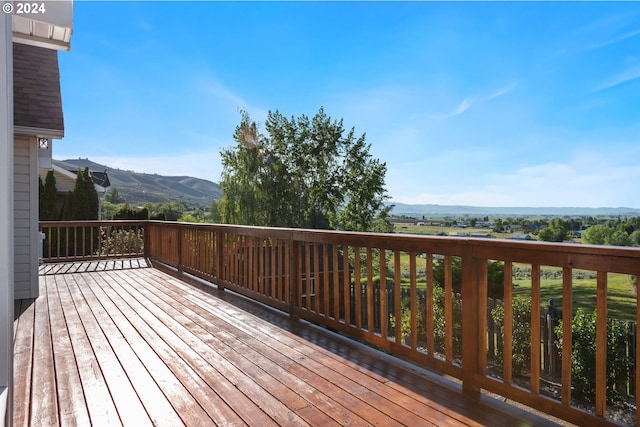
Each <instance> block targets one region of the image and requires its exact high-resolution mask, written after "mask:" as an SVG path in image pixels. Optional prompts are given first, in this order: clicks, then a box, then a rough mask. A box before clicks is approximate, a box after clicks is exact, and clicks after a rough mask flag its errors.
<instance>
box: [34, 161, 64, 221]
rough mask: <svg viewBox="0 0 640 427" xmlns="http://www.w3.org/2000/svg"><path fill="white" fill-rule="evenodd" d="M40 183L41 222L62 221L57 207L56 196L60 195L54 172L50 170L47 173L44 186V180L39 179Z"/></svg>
mask: <svg viewBox="0 0 640 427" xmlns="http://www.w3.org/2000/svg"><path fill="white" fill-rule="evenodd" d="M38 183H39V186H38V188H39V193H40V200H39V202H40V204H39V214H40V220H41V221H55V220H58V219H60V213H59V212H58V208H57V207H56V195H57V194H58V189H57V188H56V177H55V176H54V175H53V171H52V170H50V171H49V172H47V176H46V178H45V181H44V184H42V179H40V178H38Z"/></svg>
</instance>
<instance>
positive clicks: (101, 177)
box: [91, 171, 111, 188]
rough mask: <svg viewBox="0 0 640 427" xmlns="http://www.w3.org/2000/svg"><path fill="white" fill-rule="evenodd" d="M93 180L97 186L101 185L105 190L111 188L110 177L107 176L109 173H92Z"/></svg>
mask: <svg viewBox="0 0 640 427" xmlns="http://www.w3.org/2000/svg"><path fill="white" fill-rule="evenodd" d="M91 179H92V180H93V183H94V184H95V185H99V186H101V187H104V188H109V187H111V182H109V175H107V171H104V172H96V171H91Z"/></svg>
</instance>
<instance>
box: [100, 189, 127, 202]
mask: <svg viewBox="0 0 640 427" xmlns="http://www.w3.org/2000/svg"><path fill="white" fill-rule="evenodd" d="M104 200H105V201H106V202H109V203H114V204H118V203H124V201H125V200H124V199H123V198H122V197H121V196H120V193H118V189H117V188H113V189H111V190H109V191H107V192H106V194H105V195H104Z"/></svg>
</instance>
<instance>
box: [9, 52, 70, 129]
mask: <svg viewBox="0 0 640 427" xmlns="http://www.w3.org/2000/svg"><path fill="white" fill-rule="evenodd" d="M13 111H14V122H13V123H14V126H24V127H30V128H39V129H47V130H52V131H56V133H62V132H64V117H63V114H62V96H61V94H60V71H59V69H58V52H57V51H56V50H52V49H45V48H41V47H35V46H28V45H25V44H20V43H14V44H13Z"/></svg>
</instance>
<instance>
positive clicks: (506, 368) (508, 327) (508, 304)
mask: <svg viewBox="0 0 640 427" xmlns="http://www.w3.org/2000/svg"><path fill="white" fill-rule="evenodd" d="M502 307H503V309H504V324H503V336H504V339H503V342H502V355H503V357H502V375H503V378H504V382H505V383H507V384H511V381H512V373H513V360H512V357H513V267H512V264H511V261H505V263H504V295H503V303H502Z"/></svg>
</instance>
